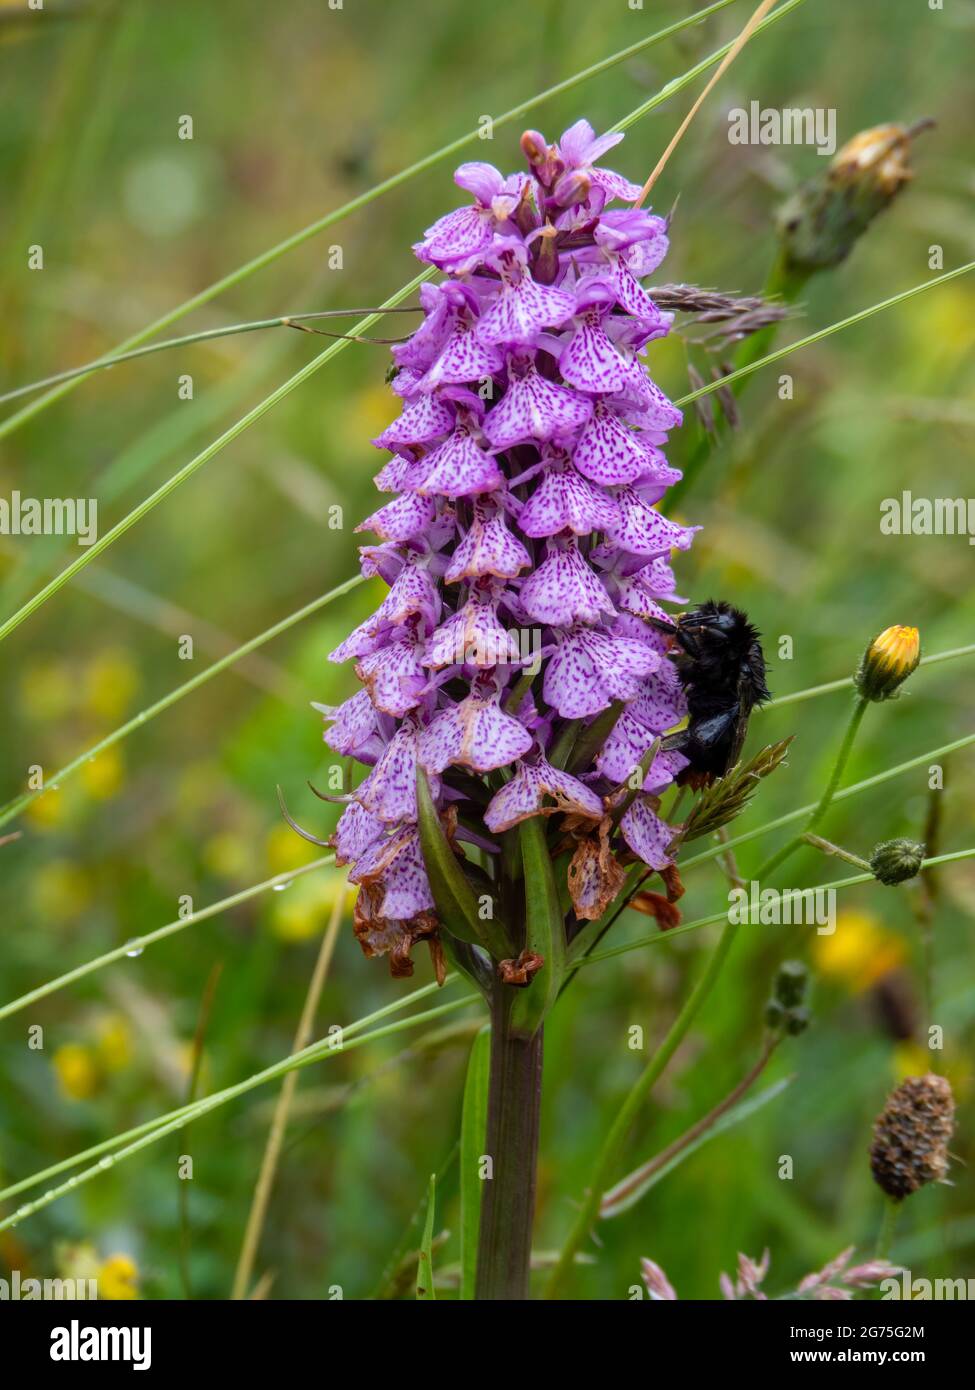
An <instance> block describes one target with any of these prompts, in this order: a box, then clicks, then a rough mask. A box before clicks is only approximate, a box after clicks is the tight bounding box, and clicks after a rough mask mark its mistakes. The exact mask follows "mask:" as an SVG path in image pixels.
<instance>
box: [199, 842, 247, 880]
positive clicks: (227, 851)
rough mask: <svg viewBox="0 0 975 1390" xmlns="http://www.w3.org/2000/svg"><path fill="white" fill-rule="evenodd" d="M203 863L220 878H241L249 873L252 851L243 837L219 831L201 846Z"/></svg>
mask: <svg viewBox="0 0 975 1390" xmlns="http://www.w3.org/2000/svg"><path fill="white" fill-rule="evenodd" d="M202 854H203V862H204V864H205V865H206V866H207V868H208V869H209V870H210V872H211V873H214V874H217V875H218V877H220V878H242V877H244V876H246V875H247V874H248V873H249V872H251V869H252V865H253V856H254V850H253V846H252V845H251V844H249V843H248V841H247V840H246V839H245V838H244V836H243V835H238V834H236V833H235V832H234V831H232V830H221V831H218V832H217V834H216V835H211V836H210V838H209V839H208V840H206V841H205V842H204V845H203V850H202Z"/></svg>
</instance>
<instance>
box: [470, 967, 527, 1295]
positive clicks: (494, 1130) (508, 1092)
mask: <svg viewBox="0 0 975 1390" xmlns="http://www.w3.org/2000/svg"><path fill="white" fill-rule="evenodd" d="M515 993H516V991H515V990H513V989H512V988H511V987H510V986H506V985H502V984H501V983H500V981H497V980H496V981H495V986H494V992H493V999H492V1005H491V1072H490V1075H491V1079H490V1084H489V1088H488V1112H487V1137H486V1141H485V1153H486V1155H488V1156H489V1157H490V1160H491V1163H492V1171H491V1176H490V1179H489V1180H487V1181H486V1182H485V1183H484V1193H483V1196H482V1205H481V1225H480V1232H479V1236H478V1250H477V1280H476V1284H475V1294H474V1296H475V1298H476V1299H477V1300H479V1301H498V1300H524V1299H527V1298H528V1296H529V1278H530V1267H531V1241H532V1225H533V1221H534V1215H535V1178H536V1171H537V1162H538V1125H539V1110H540V1105H541V1097H542V1031H543V1030H542V1029H541V1028H538V1029H537V1031H536V1032H535V1033H534V1035H533V1036H532V1037H530V1038H525V1037H521V1036H516V1035H515V1034H514V1033H513V1032H512V1029H511V1015H512V1004H513V1002H514V1000H513V996H514V995H515Z"/></svg>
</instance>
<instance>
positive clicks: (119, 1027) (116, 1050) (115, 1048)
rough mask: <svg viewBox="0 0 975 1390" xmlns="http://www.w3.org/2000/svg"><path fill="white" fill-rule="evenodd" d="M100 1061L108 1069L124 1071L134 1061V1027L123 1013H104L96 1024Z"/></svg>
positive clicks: (110, 1070)
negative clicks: (130, 1025)
mask: <svg viewBox="0 0 975 1390" xmlns="http://www.w3.org/2000/svg"><path fill="white" fill-rule="evenodd" d="M95 1037H96V1044H95V1045H96V1048H97V1053H98V1061H99V1063H100V1064H101V1066H103V1067H104V1069H105V1070H106V1071H109V1072H112V1071H124V1070H125V1068H126V1067H127V1066H128V1065H129V1063H130V1062H131V1061H132V1029H131V1028H130V1027H129V1023H128V1020H127V1019H126V1018H124V1017H123V1016H122V1014H104V1015H102V1017H101V1018H99V1019H98V1021H97V1023H96V1025H95Z"/></svg>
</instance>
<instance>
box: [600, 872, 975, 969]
mask: <svg viewBox="0 0 975 1390" xmlns="http://www.w3.org/2000/svg"><path fill="white" fill-rule="evenodd" d="M725 850H726V846H725V845H722V846H721V849H720V851H719V853H722V854H723V853H725ZM973 858H975V847H973V848H971V849H956V850H952V852H951V853H950V854H939V855H937V856H936V857H935V858H933V859H925V860H924V862H923V863H922V864H921V869H922V870H923V869H936V868H938V867H939V866H941V865H942V864H954V863H957V862H958V861H959V860H962V859H973ZM682 867H683V866H682ZM876 882H877V880H876V878H875V877H874V875H873V874H869V873H864V874H852V875H851V876H850V877H849V878H838V879H836V880H835V882H833V883H817V884H816V892H818V893H838V892H840V890H841V889H843V888H857V887H859V885H860V884H862V883H876ZM808 891H809V890H808V889H803V888H783V889H782V890H781V891H777V892H776V893H775V896H774V897H772V898H769V899H768V901H769V902H771V903H785V902H787V901H791V900H792V899H793V898H796V897H801V895H802V894H803V892H808ZM718 922H724V923H725V924H726V925H727V923H728V909H727V907H724V908H722V909H721V911H720V912H712V913H711V915H710V916H708V917H698V918H696V919H695V920H694V921H693V922H685V923H684V924H683V926H680V927H671V928H670V930H669V931H658V932H655V933H654V934H653V936H643V937H640V939H639V940H637V941H627V942H624V943H623V945H621V946H611V947H610V948H609V949H608V950H606V951H598V952H596V953H595V954H594V955H591V956H586V958H585V959H584V960H580V961H578V962H577V968H578V969H582V968H583V967H584V966H587V965H595V964H596V963H597V961H601V960H610V959H611V958H612V957H613V956H625V955H626V954H627V952H629V951H642V950H643V948H644V947H645V946H657V945H659V944H660V943H661V942H663V941H673V939H674V937H676V936H684V935H685V934H686V933H687V932H692V931H700V929H701V928H702V927H713V926H716V925H717V923H718Z"/></svg>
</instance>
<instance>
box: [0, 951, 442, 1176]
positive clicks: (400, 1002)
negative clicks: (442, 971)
mask: <svg viewBox="0 0 975 1390" xmlns="http://www.w3.org/2000/svg"><path fill="white" fill-rule="evenodd" d="M459 979H460V976H459V975H448V976H447V978H446V979H445V980H444V982H443V985H438V984H437V983H436V982H432V983H431V984H429V985H422V986H421V987H420V988H419V989H415V990H413V991H412V992H411V993H410V994H405V995H402V996H401V997H400V998H398V999H394V1000H393V1001H392V1003H390V1004H384V1005H383V1006H382V1008H379V1009H375V1010H374V1011H373V1012H372V1013H371V1014H366V1015H365V1017H364V1018H357V1019H356V1020H355V1021H354V1022H353V1023H348V1024H346V1025H345V1026H344V1028H343V1029H342V1033H343V1037H344V1038H346V1039H348V1038H350V1037H354V1036H355V1035H356V1034H357V1033H361V1031H362V1029H363V1028H368V1027H370V1025H371V1024H373V1023H379V1022H380V1021H381V1020H382V1019H384V1018H388V1017H389V1015H390V1014H395V1013H399V1012H400V1011H401V1010H402V1009H407V1008H409V1007H410V1005H411V1004H416V1003H418V1002H419V1001H420V1000H421V999H425V998H426V997H427V995H429V994H436V993H439V991H440V990H441V989H446V988H447V986H448V985H452V984H456V982H457V981H458V980H459ZM198 1104H200V1102H199V1101H194V1102H188V1103H187V1104H185V1105H183V1106H181V1107H180V1108H179V1109H178V1110H173V1111H170V1112H169V1113H168V1114H166V1115H157V1116H156V1117H155V1118H154V1119H151V1120H146V1121H144V1122H143V1123H142V1124H141V1125H136V1126H135V1127H134V1128H133V1129H128V1130H125V1132H124V1133H122V1134H113V1135H112V1137H111V1138H110V1139H103V1140H102V1141H101V1143H99V1144H93V1145H92V1146H91V1147H90V1148H87V1149H83V1150H82V1151H81V1152H80V1153H76V1154H72V1156H71V1157H70V1158H63V1159H61V1161H60V1162H59V1163H54V1164H52V1165H51V1166H50V1167H49V1168H44V1169H42V1170H41V1171H40V1172H37V1173H33V1174H32V1175H31V1176H30V1177H29V1178H22V1179H21V1180H20V1182H16V1183H13V1184H11V1186H10V1187H5V1188H4V1189H3V1191H2V1192H0V1202H7V1201H10V1200H11V1198H13V1197H17V1196H19V1194H20V1193H21V1192H27V1191H29V1190H30V1189H31V1188H32V1187H38V1186H39V1185H40V1184H41V1183H42V1182H47V1180H48V1179H49V1178H55V1177H57V1176H58V1175H59V1174H60V1173H65V1172H67V1171H68V1169H69V1168H75V1167H77V1166H78V1165H79V1164H81V1163H87V1162H88V1160H89V1159H91V1158H99V1157H100V1156H101V1155H103V1154H106V1153H110V1152H111V1150H112V1149H114V1148H117V1147H118V1146H119V1145H121V1144H127V1143H129V1142H130V1141H131V1140H133V1139H138V1138H139V1137H140V1136H141V1135H143V1134H148V1133H149V1132H150V1131H151V1130H154V1129H158V1127H159V1126H160V1125H161V1124H165V1123H167V1122H168V1121H169V1120H171V1119H175V1118H176V1116H177V1115H182V1116H183V1117H184V1118H185V1116H186V1115H187V1114H188V1112H189V1111H191V1110H192V1109H193V1106H194V1105H198Z"/></svg>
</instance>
